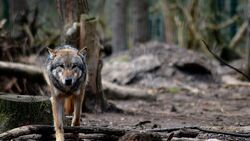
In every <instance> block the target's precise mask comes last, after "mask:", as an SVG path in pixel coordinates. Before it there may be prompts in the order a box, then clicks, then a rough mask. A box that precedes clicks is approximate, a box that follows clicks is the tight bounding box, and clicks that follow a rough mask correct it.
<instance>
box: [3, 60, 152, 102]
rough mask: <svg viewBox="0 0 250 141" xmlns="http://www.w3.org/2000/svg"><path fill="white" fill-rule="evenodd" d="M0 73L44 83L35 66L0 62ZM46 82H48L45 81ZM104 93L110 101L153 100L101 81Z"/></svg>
mask: <svg viewBox="0 0 250 141" xmlns="http://www.w3.org/2000/svg"><path fill="white" fill-rule="evenodd" d="M0 73H1V74H10V75H14V76H20V75H21V76H24V77H28V78H32V79H36V80H37V81H41V82H43V83H44V82H46V81H45V77H44V74H43V70H42V69H41V68H39V67H37V66H33V65H26V64H21V63H11V62H4V61H0ZM47 82H48V81H47ZM102 85H103V86H102V87H103V90H104V93H105V94H106V96H107V97H108V98H111V99H123V100H126V99H133V98H134V99H143V100H155V97H154V96H153V95H152V94H153V93H152V92H150V90H146V89H145V90H141V89H137V88H131V87H127V86H119V85H116V84H113V83H110V82H107V81H102Z"/></svg>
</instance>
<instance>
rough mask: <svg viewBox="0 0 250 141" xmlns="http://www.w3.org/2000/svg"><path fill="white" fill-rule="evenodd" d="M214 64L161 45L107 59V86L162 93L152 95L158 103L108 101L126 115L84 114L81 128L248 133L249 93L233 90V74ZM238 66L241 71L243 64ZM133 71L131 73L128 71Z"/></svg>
mask: <svg viewBox="0 0 250 141" xmlns="http://www.w3.org/2000/svg"><path fill="white" fill-rule="evenodd" d="M185 54H186V55H185ZM152 55H153V57H152ZM211 60H212V59H207V58H206V57H204V56H201V55H200V54H197V53H194V52H190V51H187V50H185V49H181V48H175V49H173V48H172V47H169V46H167V45H163V44H159V43H149V44H147V45H144V46H143V47H138V48H137V49H134V50H132V51H129V52H123V53H120V54H119V55H114V56H112V57H109V58H108V59H105V63H104V64H105V65H104V68H103V78H104V79H105V80H108V81H111V82H113V83H117V84H119V85H127V86H131V87H135V88H140V89H152V90H158V91H157V92H156V93H154V94H153V95H154V96H155V97H156V99H155V100H151V101H148V100H143V99H128V100H115V99H114V100H110V101H112V102H113V103H114V104H116V105H117V107H119V108H121V109H123V110H124V113H104V114H87V113H85V114H84V115H85V116H84V118H83V119H82V122H81V124H82V125H83V126H84V125H92V126H105V127H122V128H135V129H137V128H138V129H153V128H175V127H188V126H205V127H220V128H218V129H220V131H226V132H230V131H231V130H230V129H232V131H231V132H236V131H235V128H234V127H242V128H244V129H248V131H249V129H250V128H249V126H250V120H249V118H250V108H249V107H250V102H249V101H250V87H249V86H244V85H240V84H239V85H238V84H233V85H230V84H229V83H230V82H229V81H230V80H228V79H227V80H223V78H224V76H225V77H228V76H229V77H232V78H235V77H236V75H235V73H234V72H233V71H232V70H230V69H228V68H226V67H223V66H221V65H219V63H217V62H216V61H211ZM180 62H182V63H180ZM133 63H135V64H133ZM185 64H189V65H190V64H192V65H191V66H192V68H189V67H188V65H186V67H183V66H185ZM193 64H195V65H193ZM197 64H198V66H197ZM236 64H238V66H236V67H239V66H240V65H239V62H238V63H236ZM131 65H132V67H133V71H130V70H131V69H129V68H130V67H131ZM148 65H150V66H151V67H148ZM209 65H210V66H209ZM233 65H234V64H233ZM190 69H191V72H190ZM192 70H194V73H193V72H192ZM128 71H130V72H128ZM116 73H118V75H116ZM232 74H234V75H232ZM121 78H123V79H121ZM124 79H126V80H124ZM127 79H128V80H127ZM143 123H144V124H143ZM218 129H217V130H218ZM237 131H238V132H246V130H244V131H241V130H237ZM197 138H205V139H207V138H217V139H221V140H232V141H233V140H243V141H245V140H249V138H240V137H231V136H223V135H219V134H200V135H199V136H198V137H197Z"/></svg>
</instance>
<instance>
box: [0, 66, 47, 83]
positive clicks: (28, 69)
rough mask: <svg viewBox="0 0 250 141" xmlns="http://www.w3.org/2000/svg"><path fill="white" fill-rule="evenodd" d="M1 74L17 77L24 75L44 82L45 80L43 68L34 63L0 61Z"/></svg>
mask: <svg viewBox="0 0 250 141" xmlns="http://www.w3.org/2000/svg"><path fill="white" fill-rule="evenodd" d="M0 74H1V75H11V76H17V77H20V76H22V77H27V78H30V79H33V80H37V81H42V82H43V83H44V82H45V81H44V76H43V70H42V69H41V68H39V67H37V66H34V65H27V64H21V63H12V62H5V61H0Z"/></svg>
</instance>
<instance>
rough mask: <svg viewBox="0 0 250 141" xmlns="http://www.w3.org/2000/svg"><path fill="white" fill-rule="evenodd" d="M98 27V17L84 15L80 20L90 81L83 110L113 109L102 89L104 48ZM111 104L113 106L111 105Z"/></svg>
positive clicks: (102, 110) (81, 39)
mask: <svg viewBox="0 0 250 141" xmlns="http://www.w3.org/2000/svg"><path fill="white" fill-rule="evenodd" d="M97 34H98V32H97V29H96V19H95V18H90V17H88V16H87V15H82V16H81V20H80V48H84V47H87V66H88V83H87V87H86V91H85V97H84V101H83V110H84V111H88V112H104V111H109V110H112V109H110V108H111V107H112V106H111V105H110V104H109V103H108V102H107V100H106V97H105V95H104V93H103V90H102V78H101V70H102V65H103V62H102V58H101V56H100V53H101V52H100V50H101V48H102V46H101V44H100V42H99V39H98V35H97ZM110 106H111V107H110Z"/></svg>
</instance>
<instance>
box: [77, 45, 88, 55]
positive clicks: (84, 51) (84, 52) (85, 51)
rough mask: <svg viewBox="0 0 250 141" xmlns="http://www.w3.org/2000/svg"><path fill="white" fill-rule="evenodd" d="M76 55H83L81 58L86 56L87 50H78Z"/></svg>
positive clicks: (84, 48)
mask: <svg viewBox="0 0 250 141" xmlns="http://www.w3.org/2000/svg"><path fill="white" fill-rule="evenodd" d="M78 55H80V56H81V55H83V56H86V55H87V48H86V47H83V48H82V49H80V50H79V51H78Z"/></svg>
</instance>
